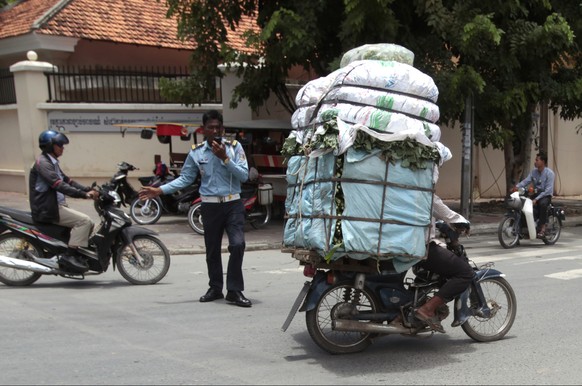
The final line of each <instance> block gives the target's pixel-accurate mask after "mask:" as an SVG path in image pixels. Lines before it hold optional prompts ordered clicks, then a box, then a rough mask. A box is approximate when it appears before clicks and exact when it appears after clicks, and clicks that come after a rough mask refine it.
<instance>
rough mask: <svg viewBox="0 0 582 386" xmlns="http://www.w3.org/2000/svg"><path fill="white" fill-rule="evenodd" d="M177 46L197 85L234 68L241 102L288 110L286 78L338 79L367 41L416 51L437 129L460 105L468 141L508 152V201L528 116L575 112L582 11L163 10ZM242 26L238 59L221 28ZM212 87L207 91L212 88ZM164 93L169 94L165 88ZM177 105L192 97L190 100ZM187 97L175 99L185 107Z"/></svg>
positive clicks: (277, 3) (391, 1)
mask: <svg viewBox="0 0 582 386" xmlns="http://www.w3.org/2000/svg"><path fill="white" fill-rule="evenodd" d="M166 3H167V4H168V7H169V8H168V9H169V11H168V15H169V16H177V17H178V19H179V23H180V24H179V25H180V27H179V30H178V33H179V36H181V37H182V38H184V39H190V40H192V41H194V42H195V43H196V44H197V48H196V49H195V50H194V54H193V60H194V62H195V63H203V65H199V64H198V65H196V64H195V65H194V67H193V70H194V71H196V74H195V75H193V77H194V79H196V82H194V83H191V84H190V85H189V87H193V88H195V86H196V85H203V84H204V81H203V80H204V79H206V80H207V81H212V82H213V79H214V76H220V74H219V73H218V71H217V69H216V64H218V63H220V62H238V63H247V64H251V65H250V66H246V67H244V66H242V65H240V66H239V67H238V71H239V74H240V75H241V77H242V83H241V84H240V85H239V86H238V87H237V88H236V89H235V94H234V95H233V99H232V100H231V105H232V106H236V104H237V103H238V102H240V101H241V100H242V99H243V98H244V99H247V100H248V101H249V103H250V106H251V107H252V108H253V109H256V108H258V107H259V106H261V104H262V103H263V102H264V101H265V100H266V99H267V98H268V97H269V95H270V93H271V92H272V93H274V94H275V95H277V97H278V98H279V99H280V100H281V102H282V103H283V105H284V106H287V108H288V109H289V111H293V109H294V107H295V106H294V104H293V101H292V99H291V98H290V97H289V94H288V93H287V90H286V88H285V86H284V84H285V78H286V76H287V73H288V72H289V70H290V69H292V68H294V67H295V66H300V67H303V68H304V69H305V70H306V71H309V72H310V73H313V74H314V76H324V75H327V74H328V73H329V72H331V71H333V70H335V69H336V68H337V66H338V63H339V60H340V59H341V55H342V54H343V53H344V52H345V51H347V50H348V49H350V48H353V47H356V46H359V45H361V44H365V43H379V42H392V43H396V44H400V45H402V46H404V47H407V48H408V49H410V50H412V51H413V52H414V53H415V54H416V57H415V67H417V68H419V69H420V70H421V71H423V72H425V73H427V74H428V75H430V76H432V77H433V79H434V80H435V83H436V84H437V86H438V88H439V91H440V96H439V102H438V104H439V107H440V109H441V122H442V123H451V122H454V121H460V120H462V117H463V110H464V103H465V100H466V98H467V96H470V95H472V96H473V97H474V101H475V102H474V103H475V106H476V117H475V131H474V134H475V142H476V143H477V144H479V145H481V146H488V145H491V146H492V147H494V148H498V149H504V153H505V165H506V188H507V191H509V189H510V188H511V187H512V186H513V184H515V183H516V182H517V181H518V180H520V179H521V178H522V177H523V176H524V174H525V173H526V172H528V171H529V170H528V166H529V165H530V159H529V154H530V150H531V147H532V146H538V143H537V142H536V141H537V138H536V136H535V135H534V133H533V132H532V113H533V111H534V109H535V107H536V106H537V105H538V104H540V103H542V102H547V103H548V106H549V107H550V108H551V109H552V110H553V111H554V112H559V114H560V116H561V117H562V118H565V119H574V118H576V117H579V116H580V115H581V114H582V77H581V76H580V75H581V74H582V60H580V59H581V58H580V55H581V52H580V43H582V41H581V39H582V17H581V16H582V7H580V6H579V5H577V4H576V2H572V1H569V0H510V1H508V0H488V1H482V0H412V1H396V0H272V1H269V0H240V1H236V0H204V1H203V0H166ZM244 18H253V20H256V23H257V25H258V27H260V29H257V30H252V31H245V35H244V36H245V37H246V41H247V44H248V46H247V49H246V50H244V51H241V50H239V51H238V52H236V51H235V50H233V49H232V47H230V46H229V45H228V43H225V42H226V29H227V28H230V29H232V30H236V29H237V28H238V26H239V23H240V22H241V20H243V19H244ZM212 84H213V83H212ZM169 89H176V86H175V85H173V86H171V87H169ZM185 95H190V96H192V95H200V92H198V94H196V93H192V92H190V91H188V92H186V93H185ZM195 100H196V99H195V98H190V99H182V100H181V101H183V102H184V101H186V102H190V103H192V102H193V101H195Z"/></svg>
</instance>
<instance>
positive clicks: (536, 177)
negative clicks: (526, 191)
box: [517, 166, 555, 201]
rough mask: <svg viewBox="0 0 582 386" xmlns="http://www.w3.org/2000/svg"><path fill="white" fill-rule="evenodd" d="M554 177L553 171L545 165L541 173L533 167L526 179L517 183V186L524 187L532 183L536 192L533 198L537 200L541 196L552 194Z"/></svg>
mask: <svg viewBox="0 0 582 386" xmlns="http://www.w3.org/2000/svg"><path fill="white" fill-rule="evenodd" d="M554 179H555V176H554V172H553V171H552V170H551V169H550V168H548V167H547V166H546V167H545V168H544V170H542V172H541V173H540V171H539V170H538V169H537V168H533V170H532V171H531V172H530V173H529V175H528V176H527V177H526V179H525V180H523V181H521V182H520V183H519V184H517V187H518V188H524V187H526V186H528V185H529V184H530V183H531V184H533V186H534V191H535V194H536V196H535V197H534V198H535V199H536V200H538V201H539V200H540V199H541V198H543V197H546V196H549V197H552V196H553V195H554Z"/></svg>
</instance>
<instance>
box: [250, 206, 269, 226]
mask: <svg viewBox="0 0 582 386" xmlns="http://www.w3.org/2000/svg"><path fill="white" fill-rule="evenodd" d="M247 217H248V220H249V222H250V223H251V226H252V227H253V228H255V229H259V228H262V227H264V226H265V225H267V223H268V222H269V221H270V220H271V205H258V204H255V206H253V209H252V210H251V211H250V213H249V214H247Z"/></svg>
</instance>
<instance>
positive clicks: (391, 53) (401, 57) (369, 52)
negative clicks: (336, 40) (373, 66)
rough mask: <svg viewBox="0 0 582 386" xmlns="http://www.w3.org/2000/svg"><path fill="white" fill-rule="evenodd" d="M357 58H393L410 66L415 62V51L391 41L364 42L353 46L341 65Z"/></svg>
mask: <svg viewBox="0 0 582 386" xmlns="http://www.w3.org/2000/svg"><path fill="white" fill-rule="evenodd" d="M357 60H393V61H395V62H400V63H405V64H408V65H410V66H412V65H413V63H414V53H413V52H412V51H410V50H409V49H407V48H404V47H402V46H399V45H397V44H391V43H378V44H364V45H363V46H359V47H356V48H352V49H351V50H349V51H348V52H346V53H345V54H344V55H343V56H342V60H341V62H340V67H345V66H347V65H348V64H350V63H352V62H355V61H357Z"/></svg>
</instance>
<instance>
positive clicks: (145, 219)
mask: <svg viewBox="0 0 582 386" xmlns="http://www.w3.org/2000/svg"><path fill="white" fill-rule="evenodd" d="M173 178H174V177H172V176H170V175H168V174H167V171H166V172H164V171H161V172H160V171H158V168H156V172H155V176H154V178H153V179H147V177H140V178H139V180H140V182H141V184H142V185H143V186H156V187H158V186H161V185H163V184H165V183H167V182H170V181H171V180H173ZM198 188H199V184H194V185H191V186H189V187H187V188H185V189H183V190H180V191H177V192H176V193H174V194H168V195H161V196H158V197H155V198H152V199H148V200H140V199H139V197H138V196H137V192H136V196H135V198H134V200H133V201H132V203H131V206H130V208H129V215H130V216H131V218H132V219H133V221H135V222H136V223H138V224H140V225H151V224H155V223H156V222H158V220H159V219H160V217H162V214H163V213H167V214H174V215H176V214H182V213H188V210H189V209H190V207H191V206H192V205H193V204H194V203H195V201H196V199H198V198H199V197H200V193H199V192H198Z"/></svg>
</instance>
